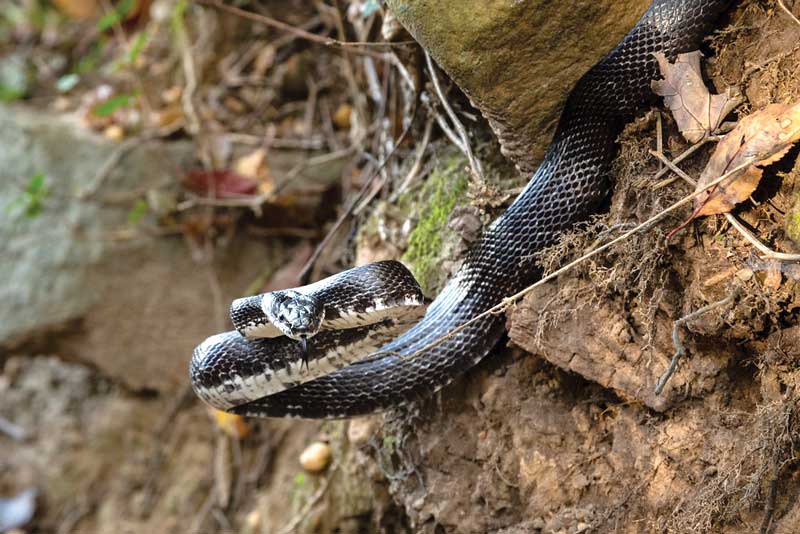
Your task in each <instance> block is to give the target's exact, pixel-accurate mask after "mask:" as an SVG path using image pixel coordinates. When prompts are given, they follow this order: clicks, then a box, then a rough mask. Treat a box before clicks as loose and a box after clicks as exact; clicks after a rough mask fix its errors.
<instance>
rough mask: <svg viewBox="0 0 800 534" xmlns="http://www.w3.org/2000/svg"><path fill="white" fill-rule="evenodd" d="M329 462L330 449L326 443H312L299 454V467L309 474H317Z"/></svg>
mask: <svg viewBox="0 0 800 534" xmlns="http://www.w3.org/2000/svg"><path fill="white" fill-rule="evenodd" d="M330 462H331V447H330V445H328V444H327V443H322V442H320V441H317V442H315V443H312V444H311V445H309V446H308V447H306V449H305V450H304V451H303V452H302V454H300V465H301V466H303V469H305V470H306V471H308V472H309V473H319V472H320V471H322V470H324V469H325V468H326V467H328V464H329V463H330Z"/></svg>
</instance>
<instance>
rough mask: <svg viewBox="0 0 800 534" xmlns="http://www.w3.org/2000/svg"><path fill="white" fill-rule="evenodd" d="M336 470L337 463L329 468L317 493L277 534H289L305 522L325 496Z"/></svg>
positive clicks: (337, 467)
mask: <svg viewBox="0 0 800 534" xmlns="http://www.w3.org/2000/svg"><path fill="white" fill-rule="evenodd" d="M338 469H339V464H338V462H337V463H335V464H333V465H332V466H331V468H330V471H329V473H328V476H327V478H326V479H325V480H323V481H322V484H320V486H319V488H317V491H315V492H314V494H313V495H312V496H311V497H309V499H308V501H307V502H306V504H305V505H304V506H303V508H302V509H301V510H300V511H299V512H298V513H297V515H295V516H294V517H293V518H292V520H291V521H289V524H287V525H286V526H285V527H283V528H282V529H281V530H280V531H279V534H291V533H292V532H294V531H295V529H297V527H299V526H300V523H302V522H303V521H305V520H306V518H307V517H308V514H309V513H311V510H312V509H313V508H314V506H315V505H316V504H317V503H318V502H319V500H320V499H322V497H323V496H324V495H325V492H326V491H328V487H329V486H330V484H331V480H332V479H333V476H334V475H335V474H336V471H338Z"/></svg>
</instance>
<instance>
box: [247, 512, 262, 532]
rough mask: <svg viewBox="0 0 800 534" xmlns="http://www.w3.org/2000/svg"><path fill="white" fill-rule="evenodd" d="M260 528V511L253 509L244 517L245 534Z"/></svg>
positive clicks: (257, 530)
mask: <svg viewBox="0 0 800 534" xmlns="http://www.w3.org/2000/svg"><path fill="white" fill-rule="evenodd" d="M260 530H261V512H259V511H258V510H253V511H252V512H250V513H249V514H247V515H246V516H245V518H244V531H245V532H246V533H247V534H256V533H257V532H259V531H260Z"/></svg>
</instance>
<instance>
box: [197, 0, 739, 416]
mask: <svg viewBox="0 0 800 534" xmlns="http://www.w3.org/2000/svg"><path fill="white" fill-rule="evenodd" d="M728 4H729V1H728V0H654V1H653V3H652V4H651V5H650V7H649V8H648V9H647V11H646V12H645V13H644V15H642V17H641V18H640V19H639V21H638V22H637V23H636V25H635V26H634V27H633V29H632V30H631V31H630V32H629V33H628V34H627V35H626V36H625V38H624V39H623V40H622V41H621V42H620V43H619V44H618V45H617V46H616V47H615V48H614V49H613V50H612V51H611V52H609V53H608V54H607V55H606V56H605V57H604V58H603V59H601V60H600V61H599V62H598V63H597V64H596V65H595V66H594V67H592V68H591V69H590V70H589V71H588V72H587V73H586V74H585V75H584V76H583V77H582V78H581V79H580V80H579V81H578V83H577V84H576V86H575V88H574V89H573V90H572V92H571V93H570V95H569V97H568V98H567V102H566V104H565V107H564V110H563V112H562V114H561V118H560V120H559V123H558V127H557V129H556V133H555V136H554V137H553V141H552V144H551V145H550V147H549V148H548V150H547V153H546V155H545V157H544V160H543V161H542V163H541V165H540V166H539V168H538V170H537V171H536V173H535V174H534V175H533V177H532V178H531V180H530V181H529V182H528V185H527V186H526V188H525V190H524V191H523V192H522V193H520V195H519V196H518V197H517V199H516V200H515V201H514V202H513V204H512V205H511V206H510V207H509V208H508V210H507V211H506V212H505V213H504V214H503V215H502V216H501V217H500V218H498V219H497V220H496V221H495V222H494V223H493V224H492V225H491V226H490V227H489V228H488V230H487V231H486V232H485V233H484V235H483V236H482V238H481V239H480V241H479V242H478V243H477V244H476V245H475V246H474V247H473V248H472V249H471V250H470V251H469V253H468V255H467V257H466V259H465V261H464V263H463V265H462V267H461V269H460V270H459V271H458V272H457V274H456V275H455V276H454V277H453V279H452V280H450V282H449V283H448V284H447V286H446V287H445V288H444V290H443V291H442V292H441V293H440V294H439V296H438V297H437V298H436V300H434V301H433V303H432V304H430V306H429V307H428V309H427V313H426V314H425V316H424V317H423V318H422V320H421V321H419V322H418V323H416V325H414V326H413V327H411V328H410V329H408V330H406V331H405V332H404V333H403V334H401V335H400V336H399V337H397V338H396V339H394V340H393V341H391V342H389V343H388V344H385V345H382V346H380V345H381V344H382V343H383V339H384V338H383V337H380V335H379V334H375V332H383V333H384V334H385V335H387V336H391V335H394V334H396V333H397V332H399V331H402V330H404V329H406V328H407V327H408V321H409V320H411V319H415V318H416V317H415V313H418V311H419V310H423V309H424V305H423V304H424V303H423V302H422V301H423V297H422V295H421V292H418V289H419V288H418V287H416V283H415V282H413V281H410V280H407V279H405V278H404V277H405V274H407V273H405V272H404V271H405V270H404V268H402V266H399V264H397V263H392V262H389V263H386V264H376V265H373V266H365V267H362V268H359V269H355V270H351V271H346V272H345V273H342V275H337V276H341V277H343V278H342V279H347V280H349V282H347V283H348V284H350V285H349V286H348V285H347V284H345V285H346V287H348V288H349V289H350V292H349V293H348V294H349V295H356V296H358V295H361V296H362V298H363V295H365V294H366V291H367V290H366V289H365V288H366V286H369V285H370V284H371V283H372V282H370V280H377V282H375V283H376V284H377V285H378V286H380V289H379V290H378V291H379V292H382V293H379V294H380V295H384V296H381V297H379V301H378V302H377V303H375V304H370V305H367V304H364V303H362V304H361V305H360V306H361V310H360V311H359V310H354V309H353V308H352V302H348V303H344V304H343V303H339V304H340V305H341V306H343V308H337V306H336V305H333V306H331V305H329V304H327V305H326V304H324V303H323V304H320V302H321V301H323V299H322V298H318V297H319V296H320V295H319V294H320V293H325V291H326V288H328V287H330V286H328V284H329V283H330V281H329V280H325V281H321V282H318V283H317V285H316V286H314V285H313V284H312V286H307V287H306V288H298V289H297V290H294V291H295V292H294V293H292V292H291V291H292V290H290V292H288V293H287V292H278V293H275V294H272V295H270V296H267V297H266V300H265V299H264V298H263V297H250V298H249V299H240V300H238V301H236V302H235V303H234V307H233V311H234V313H233V315H234V321H235V324H236V325H237V328H238V331H233V332H227V333H224V334H219V335H217V336H212V337H210V338H209V339H207V340H206V341H205V342H204V343H203V344H201V345H200V346H198V348H197V349H195V353H194V355H193V357H192V362H191V378H192V385H193V387H194V389H195V391H196V392H197V393H198V395H199V396H200V397H202V398H203V399H204V400H205V401H206V402H208V403H209V404H211V405H212V406H215V407H218V408H220V409H224V410H227V411H230V412H233V413H238V414H242V415H251V416H262V417H284V416H296V417H307V418H340V417H351V416H356V415H363V414H368V413H372V412H376V411H381V410H385V409H388V408H392V407H395V406H398V405H400V404H403V403H406V402H409V401H413V400H415V399H419V398H423V397H426V396H428V395H430V394H432V393H434V392H435V391H437V390H438V389H440V388H441V387H443V386H445V385H446V384H448V383H450V382H451V381H453V380H454V379H455V378H457V377H458V376H460V375H461V374H463V373H464V372H465V371H467V370H468V369H469V368H471V367H472V366H473V365H475V364H476V363H478V362H479V361H480V360H481V359H482V358H483V357H484V356H486V355H487V354H488V353H489V351H490V350H491V349H492V347H493V346H494V345H495V344H496V342H497V341H498V339H499V338H500V336H501V335H502V332H503V323H504V319H503V318H502V317H500V316H496V315H487V316H485V317H482V318H481V319H480V320H478V321H475V322H473V323H471V324H469V326H467V327H466V328H464V329H462V330H460V331H458V332H457V333H456V334H455V335H452V336H450V337H447V338H446V339H443V340H441V342H440V343H437V344H434V345H432V346H431V344H432V342H433V341H435V340H437V339H439V338H440V337H441V336H443V335H444V334H446V333H447V332H449V331H451V330H453V329H454V328H456V327H458V326H460V325H462V324H464V323H466V322H467V321H469V320H470V319H472V318H473V317H475V316H477V315H479V314H481V312H484V311H485V310H488V309H489V308H491V307H492V306H494V305H496V304H498V303H499V302H501V301H502V299H503V298H505V297H507V296H509V295H511V294H513V293H515V292H516V291H518V290H520V289H522V288H523V287H525V286H526V285H528V284H530V283H532V282H533V281H535V280H536V279H537V278H538V277H539V276H540V271H539V270H538V269H537V268H536V267H535V266H532V265H531V263H530V261H529V260H526V258H529V257H530V256H531V255H532V254H533V253H535V252H536V251H538V250H540V249H542V248H543V247H546V246H548V245H550V244H552V243H553V242H554V241H555V240H556V238H557V237H558V236H559V234H560V233H561V232H562V231H564V230H565V229H568V228H570V227H571V226H573V225H574V224H575V223H577V222H579V221H582V220H584V219H586V218H587V217H588V216H589V215H590V214H592V213H594V212H595V211H596V210H597V209H598V208H599V206H600V204H601V202H602V201H603V199H604V198H606V197H607V195H608V193H609V191H610V188H611V183H610V180H609V174H610V167H611V162H612V160H613V158H614V156H615V152H616V151H615V141H616V138H617V135H618V134H619V133H620V131H621V129H622V126H623V125H624V123H625V121H626V120H628V119H629V118H630V117H631V116H632V115H633V113H635V112H636V111H637V110H638V109H639V108H641V107H642V106H643V105H644V104H645V103H646V102H647V101H648V100H650V98H651V90H650V82H651V80H654V79H656V78H657V75H658V74H657V73H658V71H657V67H656V62H655V60H654V58H653V56H652V54H653V53H654V52H664V53H665V54H666V55H667V56H668V57H674V56H675V55H676V54H678V53H680V52H687V51H690V50H693V49H696V48H697V47H698V46H699V44H700V41H701V39H702V38H703V36H704V35H705V33H706V32H707V31H708V30H709V28H710V25H711V23H712V22H713V21H714V20H715V19H716V18H717V17H718V15H719V14H720V13H721V12H722V11H723V10H724V9H725V8H726V7H727V5H728ZM370 270H372V271H370ZM384 271H386V272H391V273H392V274H391V276H393V277H395V278H391V279H390V280H386V281H383V280H381V277H382V276H389V275H386V274H385V272H384ZM367 274H369V276H371V277H373V278H366V275H367ZM348 277H349V278H348ZM398 280H400V281H398ZM412 280H413V278H412ZM309 287H311V289H309ZM337 287H338V286H337ZM328 292H329V293H331V294H333V293H335V292H334V291H328ZM253 299H255V300H253ZM390 301H391V302H390ZM287 303H290V304H291V305H289V306H287ZM387 303H388V304H387ZM390 304H391V306H390ZM395 305H398V306H399V307H400V308H399V309H401V310H403V313H401V314H400V315H401V316H402V318H399V317H395V316H394V315H392V314H389V313H383V314H381V313H378V314H377V315H376V316H375V319H374V320H371V321H372V323H373V324H372V325H371V326H369V327H367V326H356V327H351V328H347V327H348V326H353V325H350V324H347V322H348V320H347V317H344V318H343V317H338V315H347V314H346V313H340V312H337V311H336V310H337V309H340V310H346V309H348V306H350V311H353V313H354V314H355V315H358V314H359V313H361V312H363V310H364V309H366V308H367V307H369V308H370V313H373V312H375V311H376V310H378V311H380V310H381V309H389V308H392V307H393V306H395ZM331 310H333V311H331ZM415 310H416V311H415ZM251 312H252V313H251ZM264 315H266V316H267V318H268V319H270V320H271V321H272V322H273V323H274V324H273V325H272V326H270V324H268V322H267V321H265V320H264V319H263V316H264ZM309 317H310V318H311V321H310V323H308V322H307V319H308V318H309ZM337 319H338V320H339V321H340V323H342V324H344V326H345V327H346V328H344V329H337V328H338V327H341V326H342V324H339V325H338V326H337V323H336V321H337ZM303 321H306V322H303ZM281 323H282V324H283V326H280V324H281ZM276 325H277V326H276ZM293 325H294V326H296V327H297V328H298V329H299V330H295V329H294V328H293ZM309 325H310V326H309ZM326 325H327V326H326ZM321 329H322V330H325V329H330V330H329V336H328V337H325V338H323V337H319V340H318V338H317V337H316V336H315V337H314V338H313V341H312V343H311V344H310V347H308V348H306V347H305V340H306V338H307V337H309V336H314V334H316V333H317V331H318V330H321ZM252 333H256V334H258V335H266V336H268V337H272V336H278V335H279V334H288V335H289V337H275V338H274V339H272V340H268V341H262V340H248V339H245V338H244V337H243V336H242V334H252ZM384 334H381V335H384ZM292 337H294V338H295V339H299V340H301V343H298V342H297V341H294V340H293V339H291V338H292ZM359 344H360V345H361V346H362V348H363V347H367V348H370V349H372V348H374V347H378V346H380V348H379V351H378V352H376V353H373V354H372V355H371V357H368V358H367V359H365V360H363V361H359V362H355V363H351V361H350V360H349V359H348V358H347V357H346V356H345V355H344V354H343V351H342V350H340V348H341V347H343V346H348V345H359ZM410 355H414V357H411V358H409V357H408V356H410ZM346 364H349V365H346ZM310 367H313V368H314V369H316V370H317V371H320V372H322V373H327V374H321V375H320V376H316V375H307V374H305V371H304V369H306V370H307V369H309V368H310ZM312 376H316V377H315V378H313V379H310V377H312Z"/></svg>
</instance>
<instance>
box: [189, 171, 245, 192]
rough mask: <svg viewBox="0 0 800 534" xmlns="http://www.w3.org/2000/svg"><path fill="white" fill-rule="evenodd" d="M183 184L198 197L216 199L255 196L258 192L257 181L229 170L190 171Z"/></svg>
mask: <svg viewBox="0 0 800 534" xmlns="http://www.w3.org/2000/svg"><path fill="white" fill-rule="evenodd" d="M183 183H184V185H185V186H186V188H187V189H189V190H190V191H192V192H194V193H196V194H198V195H201V196H213V197H214V198H231V197H240V196H246V195H254V194H255V193H256V191H257V190H258V182H257V181H256V180H254V179H253V178H250V177H247V176H242V175H241V174H239V173H237V172H234V171H232V170H229V169H219V170H213V171H206V170H202V169H196V170H193V171H189V172H188V173H187V174H186V176H185V177H184V178H183Z"/></svg>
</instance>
